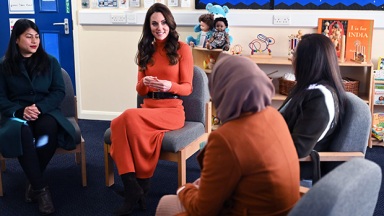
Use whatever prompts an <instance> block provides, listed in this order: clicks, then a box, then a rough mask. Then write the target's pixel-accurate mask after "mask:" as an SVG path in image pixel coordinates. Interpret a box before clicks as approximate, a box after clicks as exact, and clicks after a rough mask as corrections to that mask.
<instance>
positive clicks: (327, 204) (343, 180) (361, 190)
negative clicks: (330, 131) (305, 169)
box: [288, 158, 382, 216]
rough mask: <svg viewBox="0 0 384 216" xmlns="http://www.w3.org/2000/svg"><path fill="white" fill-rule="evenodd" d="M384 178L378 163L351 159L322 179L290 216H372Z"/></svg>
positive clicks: (301, 200)
mask: <svg viewBox="0 0 384 216" xmlns="http://www.w3.org/2000/svg"><path fill="white" fill-rule="evenodd" d="M381 177H382V173H381V168H380V167H379V166H378V165H377V164H376V163H374V162H372V161H369V160H366V159H362V158H355V159H352V160H350V161H348V162H345V163H343V164H342V165H340V166H338V167H337V168H335V169H334V170H333V171H331V172H330V173H329V174H328V175H326V176H324V177H323V178H321V179H320V181H319V182H317V183H316V184H315V185H314V186H313V187H312V188H311V189H310V190H309V192H308V193H307V194H305V195H304V196H303V197H302V198H301V199H300V200H299V202H298V203H297V204H296V205H295V206H294V207H293V209H292V210H291V211H290V213H289V214H288V215H289V216H308V215H310V216H324V215H327V216H340V215H373V212H374V210H375V207H376V203H377V199H378V195H379V191H380V186H381Z"/></svg>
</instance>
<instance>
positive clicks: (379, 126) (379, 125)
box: [372, 113, 384, 141]
mask: <svg viewBox="0 0 384 216" xmlns="http://www.w3.org/2000/svg"><path fill="white" fill-rule="evenodd" d="M372 126H373V127H372V136H373V137H375V138H376V139H378V140H380V141H382V140H383V136H384V113H374V114H373V118H372Z"/></svg>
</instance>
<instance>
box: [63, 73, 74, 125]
mask: <svg viewBox="0 0 384 216" xmlns="http://www.w3.org/2000/svg"><path fill="white" fill-rule="evenodd" d="M61 73H62V75H63V80H64V84H65V97H64V99H63V101H62V102H61V104H60V110H61V112H62V113H63V114H64V116H65V117H75V118H76V104H75V99H74V98H75V92H74V90H73V85H72V81H71V77H70V76H69V74H68V73H67V71H65V70H64V69H63V68H62V69H61Z"/></svg>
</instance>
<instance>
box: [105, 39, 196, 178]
mask: <svg viewBox="0 0 384 216" xmlns="http://www.w3.org/2000/svg"><path fill="white" fill-rule="evenodd" d="M165 40H166V39H165ZM165 40H163V41H156V42H155V43H154V45H155V47H156V51H155V53H154V54H153V56H152V59H153V60H154V64H153V65H151V64H148V67H147V70H146V71H144V72H141V71H139V72H138V82H137V85H136V90H137V92H138V94H140V95H142V96H144V95H146V94H147V93H148V92H149V91H156V90H155V89H150V88H148V87H147V86H145V85H144V84H143V78H144V77H145V76H155V77H157V78H158V79H160V80H169V81H171V82H172V87H171V89H170V90H169V91H168V92H170V93H173V94H178V95H181V96H186V95H189V94H191V92H192V78H193V57H192V52H191V49H190V47H189V46H188V45H187V44H186V43H184V42H181V41H179V44H180V49H179V50H178V53H179V56H180V57H179V62H178V64H176V65H170V64H169V60H168V57H167V55H166V52H165V50H164V49H163V48H164V45H165ZM141 107H142V108H138V109H127V110H125V111H124V112H123V113H122V114H121V115H120V116H118V117H117V118H115V119H113V120H112V122H111V141H112V145H111V150H110V153H111V156H112V158H113V160H114V162H115V164H116V166H117V169H118V172H119V175H122V174H125V173H129V172H135V173H136V177H137V178H150V177H152V176H153V173H154V171H155V168H156V165H157V162H158V160H159V155H160V150H161V143H162V141H163V137H164V133H165V132H167V131H170V130H176V129H180V128H182V127H183V126H184V121H185V113H184V106H183V104H182V100H180V99H150V98H145V99H144V102H143V104H141Z"/></svg>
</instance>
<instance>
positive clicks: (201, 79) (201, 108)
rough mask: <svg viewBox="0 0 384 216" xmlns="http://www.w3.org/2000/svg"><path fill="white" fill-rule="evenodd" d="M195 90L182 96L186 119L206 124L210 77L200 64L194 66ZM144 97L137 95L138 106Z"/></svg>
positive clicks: (193, 84) (193, 81)
mask: <svg viewBox="0 0 384 216" xmlns="http://www.w3.org/2000/svg"><path fill="white" fill-rule="evenodd" d="M192 86H193V91H192V93H191V94H190V95H188V96H185V97H181V99H182V100H183V105H184V111H185V120H186V121H194V122H201V123H203V124H204V125H205V105H206V103H207V102H208V101H209V98H210V97H209V90H208V78H207V75H206V74H205V72H204V71H203V70H202V69H201V68H200V67H198V66H194V68H193V80H192ZM143 99H144V97H142V96H140V95H137V107H138V108H140V104H142V103H143Z"/></svg>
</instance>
